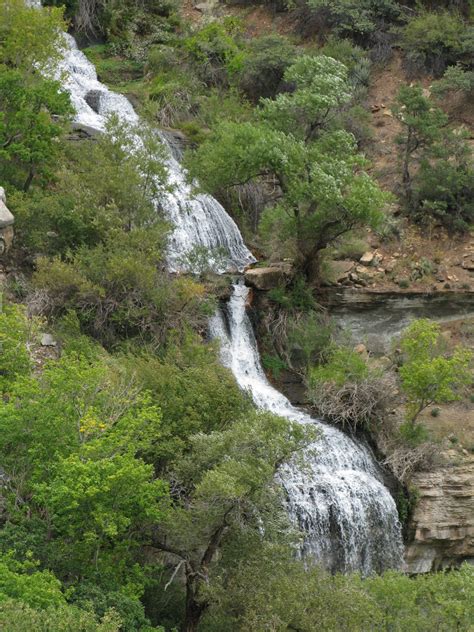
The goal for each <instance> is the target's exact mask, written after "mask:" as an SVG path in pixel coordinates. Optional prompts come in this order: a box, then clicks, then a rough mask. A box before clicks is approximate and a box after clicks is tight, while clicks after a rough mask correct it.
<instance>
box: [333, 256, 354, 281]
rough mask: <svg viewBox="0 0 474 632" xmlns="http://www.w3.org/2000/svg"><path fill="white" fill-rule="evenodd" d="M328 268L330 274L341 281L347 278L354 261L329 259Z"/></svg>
mask: <svg viewBox="0 0 474 632" xmlns="http://www.w3.org/2000/svg"><path fill="white" fill-rule="evenodd" d="M330 268H331V269H330V276H331V277H332V278H334V280H335V281H337V282H339V283H341V282H342V281H346V280H347V279H348V278H349V273H350V271H351V270H352V269H353V268H354V262H353V261H347V260H342V261H331V263H330Z"/></svg>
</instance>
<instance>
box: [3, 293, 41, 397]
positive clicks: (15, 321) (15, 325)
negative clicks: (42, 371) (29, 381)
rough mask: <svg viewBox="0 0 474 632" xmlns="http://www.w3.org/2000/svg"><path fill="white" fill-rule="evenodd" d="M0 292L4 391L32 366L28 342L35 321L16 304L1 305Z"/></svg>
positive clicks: (31, 338)
mask: <svg viewBox="0 0 474 632" xmlns="http://www.w3.org/2000/svg"><path fill="white" fill-rule="evenodd" d="M2 303H3V297H2V296H1V294H0V392H4V391H5V390H7V389H8V388H9V386H10V385H11V384H12V383H13V382H14V381H15V380H16V379H17V378H18V377H19V376H21V375H27V374H28V373H29V372H30V369H31V367H32V361H31V358H30V354H29V352H28V344H29V343H30V342H31V341H32V340H33V339H34V335H35V332H36V328H37V323H36V321H34V320H30V319H28V318H27V316H26V314H25V310H24V309H23V308H22V307H20V306H17V305H3V304H2Z"/></svg>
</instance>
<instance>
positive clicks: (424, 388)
mask: <svg viewBox="0 0 474 632" xmlns="http://www.w3.org/2000/svg"><path fill="white" fill-rule="evenodd" d="M401 348H402V351H403V354H404V363H403V366H402V367H401V368H400V371H399V373H400V379H401V386H402V390H403V392H404V393H405V395H406V397H407V405H406V416H407V424H405V426H404V427H405V428H406V432H407V433H410V432H413V440H417V437H418V434H419V433H421V432H422V431H421V430H419V429H417V428H416V420H417V418H418V415H419V414H420V413H421V412H422V411H423V410H424V409H425V408H426V407H427V406H430V405H431V404H434V403H442V402H451V401H455V400H457V399H459V397H460V390H461V388H462V387H464V386H466V385H467V384H470V383H471V382H472V379H473V376H472V371H471V370H470V362H471V360H472V353H471V352H470V351H469V350H468V349H465V348H463V347H456V349H454V351H453V352H452V354H451V355H450V356H449V357H445V356H444V355H443V354H442V347H441V332H440V327H439V325H438V324H437V323H433V322H431V321H429V320H426V319H420V320H415V321H413V323H412V324H411V325H410V326H409V327H407V329H406V330H405V331H404V332H403V334H402V337H401ZM407 437H408V435H407Z"/></svg>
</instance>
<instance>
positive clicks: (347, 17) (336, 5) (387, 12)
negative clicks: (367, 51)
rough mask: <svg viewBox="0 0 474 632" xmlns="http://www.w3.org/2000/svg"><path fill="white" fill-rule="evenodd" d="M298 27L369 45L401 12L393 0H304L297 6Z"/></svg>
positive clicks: (305, 32) (311, 32)
mask: <svg viewBox="0 0 474 632" xmlns="http://www.w3.org/2000/svg"><path fill="white" fill-rule="evenodd" d="M299 16H300V30H301V31H302V32H303V34H304V35H305V36H311V35H315V34H316V35H318V36H321V35H323V36H324V34H325V33H327V32H329V31H331V32H332V33H334V34H335V35H337V36H338V37H349V38H351V39H353V40H354V41H355V42H357V43H360V44H361V45H367V44H368V45H370V44H371V43H372V42H374V41H375V40H376V39H377V36H378V34H379V33H380V32H381V31H384V30H386V29H387V27H388V26H389V25H390V24H391V23H392V22H394V21H396V20H397V19H398V18H399V16H400V7H399V5H398V3H396V2H394V0H381V1H377V0H358V1H357V0H304V2H302V3H301V4H300V6H299Z"/></svg>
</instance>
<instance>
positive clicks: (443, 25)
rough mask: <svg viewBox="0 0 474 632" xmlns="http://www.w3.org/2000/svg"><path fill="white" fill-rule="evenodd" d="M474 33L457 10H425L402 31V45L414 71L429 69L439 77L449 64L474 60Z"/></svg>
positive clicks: (470, 25) (473, 29)
mask: <svg viewBox="0 0 474 632" xmlns="http://www.w3.org/2000/svg"><path fill="white" fill-rule="evenodd" d="M473 32H474V27H473V26H472V24H470V23H469V22H466V21H464V20H463V19H462V17H461V15H460V14H459V13H458V12H457V11H456V10H453V9H448V10H444V11H437V12H435V11H432V12H429V11H421V12H420V13H419V14H418V15H417V16H416V17H414V18H413V19H412V20H410V21H409V22H408V24H407V25H406V26H405V27H404V28H403V30H402V31H401V45H402V48H403V49H404V51H405V54H406V57H407V61H408V63H409V65H410V69H411V70H412V71H413V72H414V73H420V71H426V70H428V71H430V72H433V73H434V74H435V76H438V77H439V76H441V75H442V74H443V72H444V70H445V69H446V67H447V66H452V65H454V64H456V63H457V62H462V61H463V60H466V62H467V63H470V62H471V60H472V55H473V52H474V39H473Z"/></svg>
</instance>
